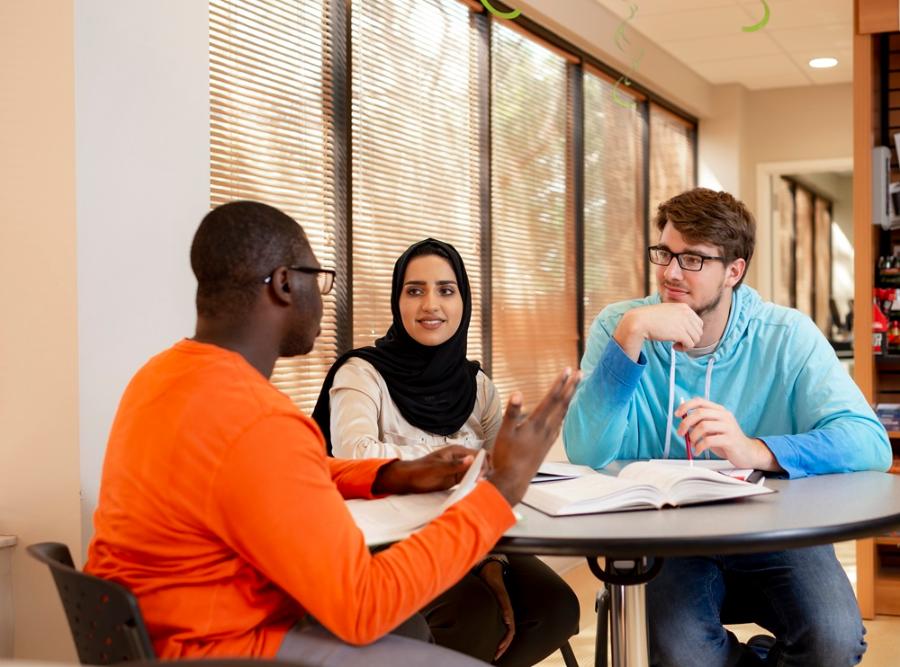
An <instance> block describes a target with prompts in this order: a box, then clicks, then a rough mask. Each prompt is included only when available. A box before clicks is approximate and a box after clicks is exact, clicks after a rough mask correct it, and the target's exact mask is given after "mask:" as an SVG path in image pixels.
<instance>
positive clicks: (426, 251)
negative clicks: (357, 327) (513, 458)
mask: <svg viewBox="0 0 900 667" xmlns="http://www.w3.org/2000/svg"><path fill="white" fill-rule="evenodd" d="M423 255H436V256H438V257H442V258H444V259H446V260H447V261H449V262H450V265H451V266H452V267H453V273H454V274H456V283H457V285H458V287H459V295H460V297H462V301H463V315H462V320H460V323H459V328H457V330H456V331H455V332H454V334H453V335H452V336H451V337H450V338H449V339H448V340H446V341H445V342H443V343H441V344H440V345H422V344H421V343H417V342H416V341H415V340H413V338H412V337H411V336H410V335H409V333H407V331H406V328H405V327H404V326H403V321H402V319H401V317H400V294H401V292H402V291H403V280H404V278H405V277H406V267H407V266H408V265H409V262H410V261H411V260H412V259H413V258H415V257H420V256H423ZM391 315H393V318H394V321H393V323H392V324H391V327H390V328H389V329H388V330H387V333H386V334H385V335H384V336H383V337H382V338H379V339H378V340H376V341H375V346H374V347H361V348H357V349H355V350H351V351H350V352H348V353H347V354H345V355H343V356H342V357H340V358H339V359H338V360H337V361H336V362H334V365H333V366H332V367H331V370H330V371H328V375H327V377H326V378H325V383H324V384H323V385H322V391H321V392H320V393H319V400H318V401H316V407H315V410H313V419H315V420H316V422H317V423H318V424H319V428H320V429H322V433H323V434H324V436H325V443H326V445H327V447H328V453H329V454H331V407H330V398H329V392H330V391H331V386H332V385H333V384H334V376H335V374H336V373H337V372H338V369H340V367H341V366H342V365H343V364H344V362H346V361H347V359H350V358H351V357H360V358H361V359H365V360H366V361H368V362H369V363H370V364H372V365H373V366H374V367H375V369H376V370H377V371H378V372H379V373H380V374H381V377H383V378H384V381H385V384H386V385H387V388H388V392H389V393H390V395H391V398H392V399H393V400H394V403H396V404H397V408H398V409H399V410H400V414H402V415H403V418H404V419H406V421H408V422H409V423H410V424H412V425H413V426H415V427H416V428H420V429H422V430H423V431H428V432H430V433H436V434H438V435H450V434H452V433H456V432H457V431H458V430H459V429H460V428H461V427H462V425H463V424H464V423H465V422H466V420H467V419H468V418H469V415H470V414H472V409H473V408H474V407H475V396H476V393H477V384H476V381H475V377H476V375H477V374H478V370H479V368H480V366H479V364H478V362H477V361H469V360H468V359H466V336H467V335H468V332H469V321H470V320H471V319H472V293H471V290H470V289H469V277H468V276H467V275H466V267H465V266H464V265H463V260H462V257H460V256H459V253H458V252H457V251H456V248H454V247H453V246H452V245H450V244H449V243H443V242H442V241H437V240H435V239H431V238H428V239H425V240H424V241H419V242H418V243H414V244H413V245H411V246H410V247H409V248H407V249H406V252H404V253H403V254H402V255H400V258H399V259H398V260H397V262H396V264H394V276H393V279H392V283H391Z"/></svg>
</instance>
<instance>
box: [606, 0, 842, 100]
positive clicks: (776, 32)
mask: <svg viewBox="0 0 900 667" xmlns="http://www.w3.org/2000/svg"><path fill="white" fill-rule="evenodd" d="M597 2H598V3H599V4H601V5H603V6H605V7H607V8H608V9H610V10H612V11H613V12H614V13H615V14H616V15H618V16H621V17H622V18H625V17H627V16H628V15H629V14H630V12H631V8H632V7H633V6H637V8H638V9H637V14H636V16H635V18H634V20H633V21H632V22H630V23H629V28H630V29H631V30H635V31H638V32H640V33H642V34H643V35H644V36H645V37H647V38H648V39H649V40H651V41H653V42H656V43H657V44H659V45H660V46H662V48H663V49H665V50H666V51H668V53H669V54H671V56H672V57H673V58H676V59H677V60H680V61H681V62H683V63H684V64H685V65H687V66H688V67H690V68H692V69H694V70H695V71H696V72H697V73H698V74H700V76H702V77H704V78H705V79H707V80H708V81H710V82H711V83H741V84H743V85H744V86H746V87H747V88H750V89H753V90H757V89H761V88H775V87H783V86H801V85H817V84H819V85H821V84H828V83H838V82H844V81H849V80H851V79H852V62H851V55H852V43H853V2H852V0H766V2H767V4H768V7H769V12H770V18H769V22H768V23H767V24H766V25H765V26H764V27H763V28H761V29H759V30H756V31H753V32H745V31H743V30H741V28H742V27H744V26H749V25H752V24H754V23H756V22H758V21H759V20H760V19H761V18H762V17H763V14H764V11H765V8H764V7H763V2H762V0H597ZM617 27H618V26H617V25H613V26H609V29H610V30H611V31H614V30H615V29H616V28H617ZM626 35H627V32H626ZM626 46H627V45H626ZM788 54H790V55H788ZM823 55H832V56H834V57H836V58H838V59H839V60H840V63H839V64H838V66H837V67H835V68H833V69H830V70H813V69H811V68H810V67H809V66H808V62H809V59H810V58H812V57H814V56H823Z"/></svg>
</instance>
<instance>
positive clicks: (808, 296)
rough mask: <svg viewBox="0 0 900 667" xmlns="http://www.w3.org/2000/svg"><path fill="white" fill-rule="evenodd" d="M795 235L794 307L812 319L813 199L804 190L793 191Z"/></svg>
mask: <svg viewBox="0 0 900 667" xmlns="http://www.w3.org/2000/svg"><path fill="white" fill-rule="evenodd" d="M794 206H795V209H794V210H795V211H796V213H795V221H796V222H795V227H794V229H795V233H796V239H797V244H796V246H795V250H794V265H795V266H796V278H797V282H796V305H795V307H796V308H797V310H799V311H800V312H801V313H805V314H807V315H809V316H810V317H812V316H813V315H814V313H813V304H814V300H813V284H814V283H813V279H814V276H813V271H814V268H813V233H814V232H813V228H814V224H815V221H814V219H813V216H814V213H815V212H814V209H813V197H812V194H811V193H810V192H809V191H808V190H806V189H805V188H801V187H796V188H795V190H794Z"/></svg>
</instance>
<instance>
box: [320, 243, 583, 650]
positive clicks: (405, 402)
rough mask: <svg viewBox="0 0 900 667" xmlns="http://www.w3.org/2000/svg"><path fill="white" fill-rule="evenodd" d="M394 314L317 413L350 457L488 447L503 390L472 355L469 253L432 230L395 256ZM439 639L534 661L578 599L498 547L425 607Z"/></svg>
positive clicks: (334, 380)
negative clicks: (469, 340)
mask: <svg viewBox="0 0 900 667" xmlns="http://www.w3.org/2000/svg"><path fill="white" fill-rule="evenodd" d="M391 313H392V315H393V323H392V325H391V327H390V328H389V329H388V331H387V333H386V334H385V335H384V337H382V338H380V339H378V340H377V341H375V345H374V347H363V348H358V349H356V350H352V351H350V352H348V353H347V354H345V355H344V356H342V357H341V358H340V359H338V360H337V361H336V362H335V364H334V366H333V367H332V368H331V370H330V371H329V373H328V376H327V377H326V378H325V384H324V386H323V387H322V392H321V393H320V394H319V400H318V402H317V403H316V408H315V411H314V412H313V417H314V419H315V420H316V421H317V422H318V424H319V426H320V428H321V429H322V432H323V433H324V435H325V440H326V442H327V443H328V446H329V448H330V451H332V452H333V453H334V455H335V456H339V457H343V458H373V457H379V458H392V457H397V458H402V459H413V458H418V457H420V456H424V455H425V454H428V453H429V452H431V451H434V450H435V449H438V448H440V447H444V446H446V445H449V444H461V445H464V446H466V447H470V448H472V449H480V448H482V447H484V448H487V449H488V450H489V449H490V447H491V446H492V445H493V442H494V438H495V437H496V435H497V431H498V430H499V428H500V422H501V405H500V399H499V397H498V395H497V390H496V388H495V387H494V385H493V383H492V382H491V380H490V379H489V378H488V377H487V376H486V375H485V374H484V372H483V371H482V370H481V367H480V365H479V364H478V362H476V361H470V360H468V359H467V358H466V338H467V334H468V329H469V321H470V319H471V316H472V295H471V292H470V290H469V280H468V276H467V275H466V270H465V266H464V265H463V261H462V258H461V257H460V255H459V253H458V252H457V251H456V249H455V248H454V247H453V246H451V245H450V244H448V243H443V242H441V241H437V240H435V239H425V240H424V241H420V242H418V243H415V244H413V245H411V246H410V247H409V248H407V250H406V252H404V253H403V254H402V255H401V256H400V258H399V259H398V260H397V263H396V264H395V265H394V274H393V282H392V289H391ZM422 613H423V614H424V615H425V618H426V619H427V620H428V624H429V627H430V628H431V631H432V634H433V635H434V638H435V641H436V642H437V643H438V644H439V645H441V646H446V647H448V648H452V649H455V650H457V651H460V652H462V653H466V654H468V655H471V656H474V657H476V658H480V659H482V660H484V661H486V662H494V663H495V664H497V665H503V666H504V667H513V666H519V665H522V666H524V665H533V664H535V663H537V662H539V661H540V660H542V659H543V658H545V657H546V656H548V655H549V654H550V653H552V652H553V651H555V650H556V649H558V648H559V647H560V646H562V645H563V644H564V643H565V642H566V641H567V640H568V639H569V637H571V636H572V635H573V634H575V633H576V632H577V631H578V615H579V608H578V600H577V598H576V597H575V594H574V593H573V592H572V590H571V589H570V588H569V587H568V586H567V585H566V584H565V582H563V581H562V579H560V578H559V577H558V576H557V575H556V574H555V573H554V572H553V570H551V569H550V568H549V567H547V566H546V565H545V564H544V563H542V562H541V561H540V560H538V559H537V558H535V557H533V556H509V557H508V558H506V557H503V556H499V555H490V556H488V557H487V558H486V559H485V560H484V561H482V563H480V564H479V565H478V566H476V567H475V568H474V569H473V570H472V571H471V572H470V573H469V574H468V575H467V576H466V577H464V578H463V579H462V581H460V582H459V583H458V584H457V585H456V586H454V587H453V588H451V589H450V590H448V591H447V592H445V593H443V594H442V595H441V596H440V597H438V598H437V599H436V600H434V602H432V603H431V604H430V605H429V606H428V607H426V608H425V609H424V610H422Z"/></svg>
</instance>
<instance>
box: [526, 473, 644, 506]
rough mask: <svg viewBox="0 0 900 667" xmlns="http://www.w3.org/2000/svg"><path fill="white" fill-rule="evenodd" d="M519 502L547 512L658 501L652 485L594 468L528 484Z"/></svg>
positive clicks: (636, 504) (641, 504)
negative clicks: (561, 478)
mask: <svg viewBox="0 0 900 667" xmlns="http://www.w3.org/2000/svg"><path fill="white" fill-rule="evenodd" d="M522 502H523V503H525V504H526V505H529V506H531V507H534V508H535V509H537V510H540V511H541V512H544V513H545V514H549V515H551V516H567V515H572V514H594V513H597V512H610V511H617V510H625V509H649V508H655V507H659V506H661V505H662V497H661V495H660V493H659V491H658V490H657V489H655V488H653V487H652V486H648V485H647V484H642V483H641V482H636V481H632V480H628V479H623V478H621V477H613V476H612V475H606V474H602V473H597V472H594V473H592V474H590V475H583V476H581V477H576V478H575V479H567V480H565V481H562V482H546V483H543V484H531V485H530V486H529V487H528V491H527V492H526V493H525V497H524V498H523V499H522Z"/></svg>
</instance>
